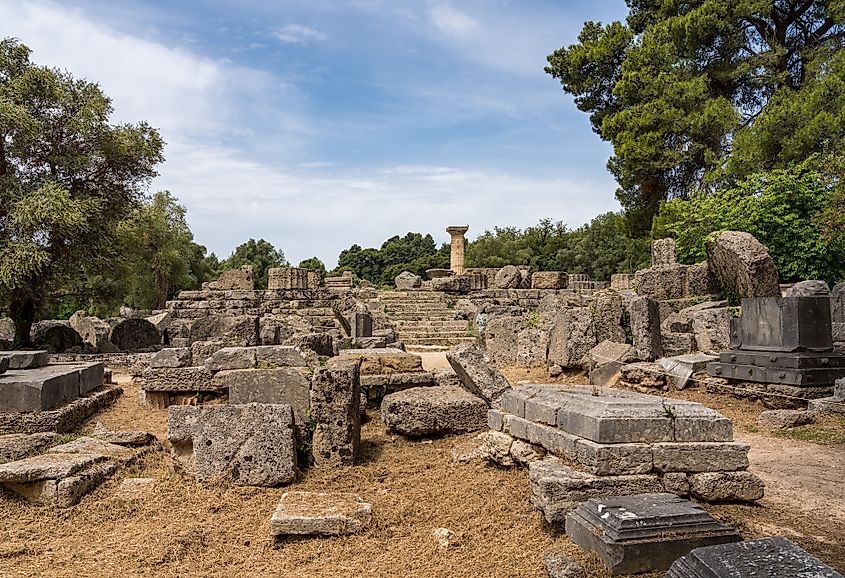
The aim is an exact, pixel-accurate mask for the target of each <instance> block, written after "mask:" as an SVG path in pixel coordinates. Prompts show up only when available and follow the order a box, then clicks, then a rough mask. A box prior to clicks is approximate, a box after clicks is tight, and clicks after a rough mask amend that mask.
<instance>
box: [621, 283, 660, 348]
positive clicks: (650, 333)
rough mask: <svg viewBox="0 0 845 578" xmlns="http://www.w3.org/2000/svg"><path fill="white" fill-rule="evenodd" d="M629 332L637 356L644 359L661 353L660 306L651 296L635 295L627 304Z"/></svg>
mask: <svg viewBox="0 0 845 578" xmlns="http://www.w3.org/2000/svg"><path fill="white" fill-rule="evenodd" d="M629 313H630V317H631V334H632V335H633V342H634V350H635V351H636V352H637V357H639V358H640V359H644V360H646V361H652V360H654V359H658V358H659V357H661V356H662V355H663V348H662V344H661V342H660V339H661V335H660V307H659V306H658V304H657V301H655V300H654V299H652V298H651V297H636V298H634V299H632V300H631V302H630V304H629Z"/></svg>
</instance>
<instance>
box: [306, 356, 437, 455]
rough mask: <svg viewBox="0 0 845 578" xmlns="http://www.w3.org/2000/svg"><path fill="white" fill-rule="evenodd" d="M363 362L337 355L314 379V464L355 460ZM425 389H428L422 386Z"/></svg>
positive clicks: (319, 370) (358, 438) (358, 440)
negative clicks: (361, 364) (361, 365)
mask: <svg viewBox="0 0 845 578" xmlns="http://www.w3.org/2000/svg"><path fill="white" fill-rule="evenodd" d="M360 363H361V362H360V361H359V359H357V358H355V357H350V358H342V357H336V358H334V359H332V360H330V362H329V365H328V366H327V367H321V368H319V369H317V370H316V371H315V372H314V376H313V378H312V379H311V416H312V417H313V419H314V421H315V422H316V423H315V426H314V436H313V439H312V453H313V455H314V463H315V465H317V466H318V467H320V466H322V467H331V466H347V465H352V464H354V463H355V460H356V459H357V457H358V451H359V448H360V445H361V408H360V405H361V381H360V379H361V378H360ZM423 389H425V388H423Z"/></svg>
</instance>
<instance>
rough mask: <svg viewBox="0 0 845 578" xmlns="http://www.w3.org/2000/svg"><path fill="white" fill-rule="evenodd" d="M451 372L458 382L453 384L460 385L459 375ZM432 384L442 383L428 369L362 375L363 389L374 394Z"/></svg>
mask: <svg viewBox="0 0 845 578" xmlns="http://www.w3.org/2000/svg"><path fill="white" fill-rule="evenodd" d="M450 374H451V375H452V376H453V377H454V378H455V382H456V383H454V384H453V385H458V386H460V380H458V379H457V376H456V375H455V374H454V373H452V372H450ZM431 385H442V384H438V383H436V379H435V377H434V376H433V375H432V374H431V373H429V372H428V371H420V372H412V373H388V374H386V375H362V376H361V390H362V391H368V392H370V393H372V394H377V393H380V394H384V393H385V392H393V391H399V390H401V389H408V388H409V387H427V386H431Z"/></svg>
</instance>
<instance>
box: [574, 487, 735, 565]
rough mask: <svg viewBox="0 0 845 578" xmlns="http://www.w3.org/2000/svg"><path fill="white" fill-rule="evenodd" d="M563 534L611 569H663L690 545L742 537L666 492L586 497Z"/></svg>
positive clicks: (720, 542) (690, 504) (704, 544)
mask: <svg viewBox="0 0 845 578" xmlns="http://www.w3.org/2000/svg"><path fill="white" fill-rule="evenodd" d="M566 534H567V536H569V538H570V539H571V540H572V541H573V542H574V543H576V544H578V545H579V546H581V547H583V548H586V549H587V550H592V551H593V552H595V553H596V554H597V555H598V557H599V559H600V560H601V561H602V562H603V563H604V565H605V566H606V567H608V568H609V569H610V572H611V574H613V575H618V574H634V573H640V572H652V571H656V570H666V569H667V568H669V567H670V566H671V565H672V563H673V562H674V561H675V560H677V559H678V558H679V557H680V556H683V555H684V554H687V553H688V552H689V551H690V550H692V549H693V548H697V547H701V546H710V545H714V544H724V543H727V542H737V541H739V540H742V537H741V536H740V535H739V533H738V532H737V531H736V530H734V529H733V528H730V527H728V526H725V525H723V524H720V523H719V522H717V521H716V520H715V519H713V517H712V516H710V514H708V513H707V512H705V511H704V510H702V509H701V508H699V507H698V506H696V505H695V504H693V503H692V502H689V501H687V500H684V499H682V498H679V497H678V496H675V495H673V494H666V493H659V494H639V495H634V496H618V497H606V498H605V497H602V498H593V499H590V500H588V501H586V502H585V503H583V504H581V505H580V506H578V508H576V509H575V510H573V511H572V512H570V513H569V514H568V515H567V517H566Z"/></svg>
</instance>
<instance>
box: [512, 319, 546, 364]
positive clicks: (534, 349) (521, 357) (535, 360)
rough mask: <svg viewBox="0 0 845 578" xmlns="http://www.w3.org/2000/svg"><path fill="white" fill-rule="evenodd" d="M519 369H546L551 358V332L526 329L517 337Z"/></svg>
mask: <svg viewBox="0 0 845 578" xmlns="http://www.w3.org/2000/svg"><path fill="white" fill-rule="evenodd" d="M516 338H517V349H516V365H517V367H546V365H547V364H548V357H549V332H548V331H547V330H545V329H540V328H534V327H526V328H525V329H523V330H522V331H520V332H519V333H518V334H517V336H516Z"/></svg>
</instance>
